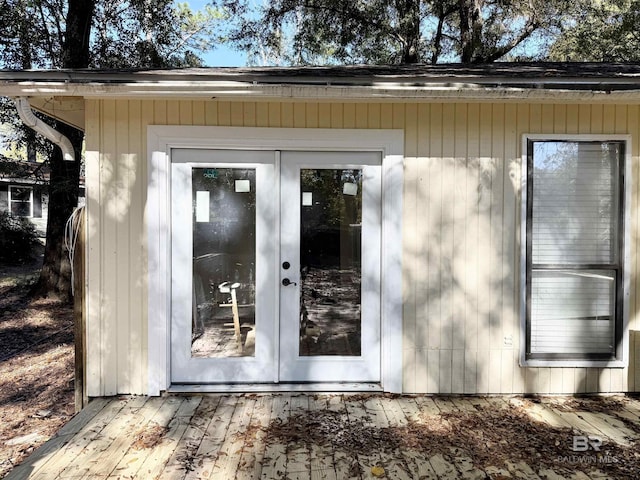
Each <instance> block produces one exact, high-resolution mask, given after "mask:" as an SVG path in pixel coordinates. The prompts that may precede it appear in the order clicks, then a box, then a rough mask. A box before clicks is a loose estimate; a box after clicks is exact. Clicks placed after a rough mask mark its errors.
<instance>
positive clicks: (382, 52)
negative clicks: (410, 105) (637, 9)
mask: <svg viewBox="0 0 640 480" xmlns="http://www.w3.org/2000/svg"><path fill="white" fill-rule="evenodd" d="M574 3H575V2H569V1H568V0H396V1H394V2H389V1H387V0H370V1H367V2H354V1H351V0H312V1H310V0H274V1H272V2H267V3H265V4H263V5H262V6H259V7H257V8H253V9H252V8H251V4H250V3H248V0H217V2H215V5H216V6H217V7H218V8H220V9H221V10H223V11H224V12H226V13H227V14H228V16H229V18H230V19H232V20H233V21H234V22H232V23H231V25H230V27H229V29H228V31H227V34H226V37H225V38H226V39H227V40H228V41H229V42H231V43H232V44H234V45H235V46H236V47H237V48H239V49H241V50H244V51H246V52H247V53H248V54H249V58H250V59H251V61H252V63H256V64H267V65H269V64H275V65H282V64H291V65H319V64H362V63H368V64H397V63H416V62H423V63H440V62H443V61H449V62H450V61H459V62H464V63H483V62H493V61H496V60H509V59H513V58H517V59H519V60H523V59H534V58H536V57H537V56H538V51H536V49H535V47H534V46H540V45H542V43H543V42H542V39H543V38H545V37H547V36H549V35H552V34H554V33H556V32H558V31H559V29H560V27H561V26H562V24H563V21H564V19H565V18H566V15H567V14H568V13H569V12H571V11H572V10H571V8H572V5H573V4H574ZM527 46H528V47H529V48H527Z"/></svg>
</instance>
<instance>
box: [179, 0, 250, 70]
mask: <svg viewBox="0 0 640 480" xmlns="http://www.w3.org/2000/svg"><path fill="white" fill-rule="evenodd" d="M174 3H187V4H189V6H190V7H191V10H194V11H195V10H200V9H202V8H203V7H204V6H205V5H206V4H207V3H209V0H174ZM201 56H202V59H203V60H204V64H205V66H207V67H244V66H245V65H246V60H247V56H246V54H245V53H243V52H238V51H236V50H231V49H230V48H228V47H225V46H224V45H221V46H218V47H217V48H216V49H215V50H212V51H210V52H207V53H205V54H202V55H201Z"/></svg>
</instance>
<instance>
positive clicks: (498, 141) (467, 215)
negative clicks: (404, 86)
mask: <svg viewBox="0 0 640 480" xmlns="http://www.w3.org/2000/svg"><path fill="white" fill-rule="evenodd" d="M86 111H87V179H86V182H87V204H88V221H89V223H88V225H89V239H88V249H89V251H88V267H87V268H88V276H87V281H88V284H89V298H88V304H87V308H88V322H89V324H88V350H89V356H88V387H89V394H90V395H92V396H94V395H109V394H116V393H144V392H145V391H146V379H147V371H146V364H147V351H146V344H147V343H146V341H147V332H146V330H147V327H146V325H147V310H146V295H147V280H146V241H147V239H146V228H145V223H144V220H145V219H144V218H143V212H144V207H145V200H146V179H147V174H146V126H147V125H150V124H155V125H172V124H176V125H177V124H181V125H220V126H224V125H230V126H269V127H296V128H316V127H319V128H403V129H404V130H405V155H406V160H405V186H404V199H405V200H404V201H405V209H404V217H403V225H404V231H403V238H404V240H403V241H404V244H403V251H404V258H403V265H404V268H403V272H404V273H403V277H404V278H403V280H404V285H403V289H404V290H403V294H404V297H403V298H404V312H403V315H404V319H403V321H404V332H403V333H404V352H402V354H403V361H404V379H403V385H404V390H405V391H406V392H428V393H449V392H451V393H523V392H539V393H573V392H587V391H589V392H595V391H600V392H610V391H634V390H638V389H639V388H640V336H639V335H637V334H636V333H635V332H636V331H637V330H639V329H640V321H639V320H638V318H637V316H638V313H637V309H638V305H637V301H636V299H637V298H638V293H640V292H638V289H639V286H638V282H637V281H636V280H635V279H636V278H637V274H638V269H639V268H640V265H638V255H637V254H636V250H637V249H636V242H637V235H638V234H637V228H638V222H639V220H640V219H639V218H638V215H640V209H639V208H638V205H637V203H638V195H637V185H638V182H637V181H635V182H634V184H633V188H634V192H633V209H634V210H633V212H632V223H633V225H632V238H633V240H632V249H631V251H632V272H631V277H632V285H631V287H632V292H631V303H630V307H631V308H630V310H631V319H630V331H631V336H630V341H631V345H630V359H629V361H630V365H631V367H632V368H630V369H586V368H577V369H574V368H526V369H524V368H520V367H519V366H518V358H519V348H520V345H519V339H520V335H519V328H520V319H519V316H518V291H519V290H518V289H519V280H518V279H519V278H520V272H519V256H520V245H519V228H520V225H519V222H520V219H519V212H520V206H519V192H518V189H517V186H518V185H519V172H520V157H521V152H520V148H521V138H522V135H523V134H524V133H591V134H600V133H603V134H613V133H616V134H631V135H632V138H633V140H632V145H633V152H632V154H633V172H634V179H637V178H638V173H639V172H638V145H639V143H640V131H639V130H640V125H639V115H640V111H639V109H638V107H637V106H622V105H594V106H590V105H584V104H581V105H552V104H516V103H510V104H490V103H478V104H466V103H458V104H442V103H434V104H427V103H421V104H391V103H381V104H379V103H372V104H367V103H345V104H340V103H295V102H269V103H267V102H227V101H176V100H171V101H164V100H156V101H153V100H144V101H139V100H90V101H87V109H86Z"/></svg>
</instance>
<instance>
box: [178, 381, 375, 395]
mask: <svg viewBox="0 0 640 480" xmlns="http://www.w3.org/2000/svg"><path fill="white" fill-rule="evenodd" d="M383 391H384V390H383V389H382V385H380V384H379V383H242V384H229V383H227V384H218V383H217V384H206V385H190V384H172V385H171V386H170V387H169V388H168V389H167V392H168V393H256V392H264V393H269V392H274V393H278V392H325V393H329V392H331V393H338V392H383Z"/></svg>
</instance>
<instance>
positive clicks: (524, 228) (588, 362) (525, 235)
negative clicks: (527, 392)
mask: <svg viewBox="0 0 640 480" xmlns="http://www.w3.org/2000/svg"><path fill="white" fill-rule="evenodd" d="M544 141H549V142H576V143H579V142H619V143H623V145H624V152H623V155H622V163H623V165H621V166H620V168H619V182H620V183H619V202H620V210H619V222H620V226H621V227H622V228H621V234H620V237H619V245H618V248H619V256H620V259H619V268H620V270H621V272H618V273H617V277H616V293H615V296H616V307H615V311H616V321H615V326H614V328H615V332H614V337H615V341H616V347H615V355H614V357H609V358H602V357H601V356H598V355H595V354H594V355H585V356H576V357H575V358H566V356H564V355H562V356H556V357H555V358H554V354H547V355H541V356H538V357H536V358H530V356H529V353H528V351H529V329H530V322H529V313H530V312H529V308H530V301H529V299H530V296H529V295H530V288H531V285H530V282H529V278H530V272H531V260H530V258H529V257H528V255H527V254H528V251H529V247H530V245H529V243H528V242H529V241H530V230H529V228H530V222H529V221H528V218H529V215H530V213H531V208H530V207H531V206H530V205H529V201H528V200H529V195H530V194H531V192H532V191H531V190H530V188H532V186H531V185H530V184H529V182H528V175H529V158H530V154H532V151H531V149H530V146H532V145H533V142H544ZM631 185H632V178H631V136H630V135H583V134H546V135H545V134H525V135H523V136H522V153H521V179H520V187H521V190H520V196H521V214H520V233H521V237H520V245H519V249H520V295H519V296H520V321H521V325H520V327H521V328H520V366H523V367H600V368H602V367H614V368H623V367H626V366H627V362H628V358H629V355H628V353H629V352H628V351H629V342H628V339H629V331H628V317H629V292H630V289H629V281H630V268H629V267H630V241H629V240H630V219H631V205H632V203H631V190H632V188H631ZM588 266H589V265H587V264H585V265H580V268H586V267H588ZM603 267H604V266H603V265H598V268H603Z"/></svg>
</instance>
